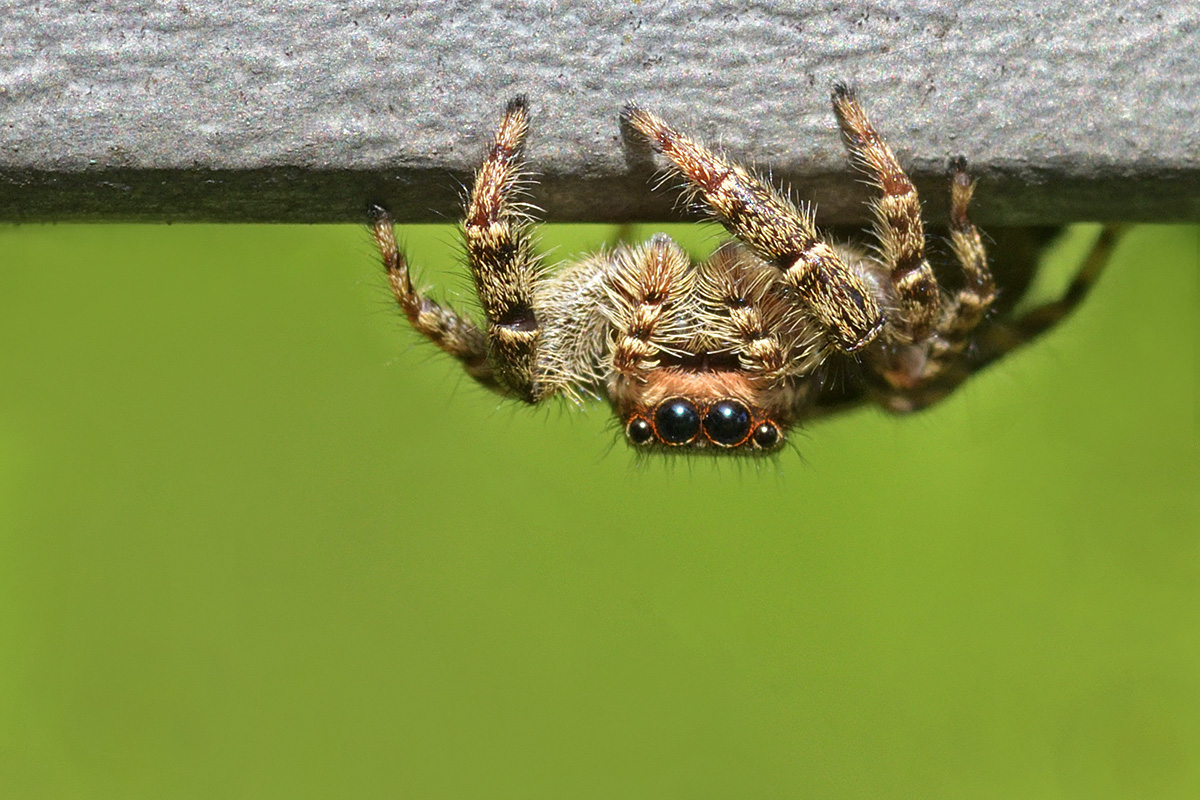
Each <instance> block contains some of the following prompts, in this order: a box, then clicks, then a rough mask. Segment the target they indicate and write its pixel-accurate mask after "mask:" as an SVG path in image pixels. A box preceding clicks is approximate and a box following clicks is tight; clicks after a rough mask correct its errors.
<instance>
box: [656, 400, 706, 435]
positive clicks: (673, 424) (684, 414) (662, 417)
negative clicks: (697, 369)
mask: <svg viewBox="0 0 1200 800" xmlns="http://www.w3.org/2000/svg"><path fill="white" fill-rule="evenodd" d="M654 429H655V430H656V431H658V436H659V438H660V439H662V440H663V441H664V442H666V443H667V444H676V445H677V444H687V443H688V442H690V441H691V440H692V439H695V438H696V434H697V433H699V432H700V412H699V411H697V410H696V406H695V404H694V403H692V401H690V400H684V399H683V398H682V397H673V398H671V399H669V400H664V401H663V402H662V404H661V405H659V407H658V409H657V410H656V411H655V412H654Z"/></svg>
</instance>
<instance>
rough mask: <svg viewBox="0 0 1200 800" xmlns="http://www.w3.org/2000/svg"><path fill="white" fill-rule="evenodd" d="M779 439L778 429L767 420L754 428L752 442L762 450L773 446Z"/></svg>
mask: <svg viewBox="0 0 1200 800" xmlns="http://www.w3.org/2000/svg"><path fill="white" fill-rule="evenodd" d="M778 441H779V429H778V428H776V427H775V426H774V425H772V424H771V423H769V422H764V423H763V424H762V425H759V426H758V427H757V428H755V429H754V443H755V444H756V445H758V446H759V447H761V448H763V449H764V450H766V449H769V448H771V447H774V446H775V443H776V442H778Z"/></svg>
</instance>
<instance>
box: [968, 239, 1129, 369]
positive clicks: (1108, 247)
mask: <svg viewBox="0 0 1200 800" xmlns="http://www.w3.org/2000/svg"><path fill="white" fill-rule="evenodd" d="M1128 230H1129V226H1127V225H1122V224H1109V225H1105V226H1104V228H1103V229H1102V230H1101V231H1100V235H1099V236H1098V237H1096V241H1095V242H1094V243H1093V244H1092V247H1091V249H1090V250H1089V251H1088V254H1087V255H1086V256H1085V257H1084V259H1083V263H1082V264H1081V265H1080V267H1079V269H1078V271H1077V272H1076V273H1075V277H1074V278H1073V279H1072V280H1071V284H1070V285H1069V286H1068V287H1067V290H1066V291H1065V292H1064V293H1063V296H1062V297H1060V298H1059V299H1058V300H1054V301H1051V302H1049V303H1046V304H1044V305H1041V306H1038V307H1037V308H1034V309H1032V310H1030V311H1028V312H1026V313H1025V314H1023V315H1021V316H1020V317H1018V318H1017V319H1015V320H1013V321H1011V322H997V323H996V324H995V325H992V326H990V327H989V328H988V329H987V331H986V332H985V333H984V334H983V335H981V336H979V337H978V338H977V339H976V340H975V352H974V353H973V354H972V355H971V363H972V369H980V368H982V367H984V366H987V365H988V364H990V363H991V362H993V361H995V360H996V359H998V358H1001V357H1002V356H1004V355H1005V354H1006V353H1008V352H1009V351H1011V350H1015V349H1016V348H1018V347H1021V346H1022V345H1024V344H1026V343H1028V342H1029V341H1031V340H1032V339H1034V338H1036V337H1038V336H1040V335H1041V334H1042V333H1044V332H1046V331H1047V330H1049V329H1050V328H1053V327H1054V326H1055V325H1057V324H1058V323H1060V322H1062V321H1063V319H1065V318H1066V317H1067V316H1068V315H1069V314H1070V313H1071V312H1072V311H1074V310H1075V308H1076V307H1077V306H1078V305H1079V304H1080V303H1081V302H1082V301H1083V299H1084V298H1085V297H1087V295H1088V293H1089V292H1090V291H1091V290H1092V287H1093V286H1095V285H1096V281H1097V280H1099V279H1100V276H1101V274H1103V272H1104V268H1105V267H1107V266H1108V262H1109V261H1110V260H1111V259H1112V254H1113V250H1115V249H1116V246H1117V244H1118V243H1119V242H1120V241H1121V237H1122V236H1124V235H1125V233H1126V232H1127V231H1128Z"/></svg>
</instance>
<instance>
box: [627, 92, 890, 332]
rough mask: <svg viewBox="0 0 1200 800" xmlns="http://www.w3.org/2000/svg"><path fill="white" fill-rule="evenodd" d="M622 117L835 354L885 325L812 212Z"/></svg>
mask: <svg viewBox="0 0 1200 800" xmlns="http://www.w3.org/2000/svg"><path fill="white" fill-rule="evenodd" d="M624 116H625V120H626V121H627V122H628V123H629V124H630V125H631V126H633V128H634V129H635V130H637V131H638V132H639V133H640V134H641V135H642V136H644V137H645V138H646V140H647V141H649V142H650V145H651V146H652V147H653V148H654V149H655V150H657V151H658V152H660V153H662V154H663V155H664V156H666V157H667V158H668V159H670V161H671V163H672V164H673V165H674V166H675V168H676V169H677V170H678V171H679V172H680V174H682V175H683V177H684V178H685V179H686V180H687V181H688V183H689V184H690V185H691V186H692V187H693V188H694V189H695V190H696V192H697V193H698V194H699V196H700V197H701V199H703V200H704V202H705V204H707V205H708V207H709V208H711V209H712V211H713V212H714V213H715V214H716V215H717V217H718V219H720V220H721V222H722V223H723V224H724V225H725V227H726V229H727V230H728V231H729V232H730V233H731V234H733V235H734V236H736V237H737V238H739V239H741V240H742V241H743V242H745V243H746V244H747V245H749V246H750V248H751V249H752V250H753V251H754V252H755V253H756V254H757V255H758V256H759V257H760V258H762V259H763V260H765V261H766V262H768V263H769V264H772V265H774V266H775V267H776V268H777V269H779V270H780V271H781V272H782V278H783V281H784V282H785V283H786V284H787V285H788V286H790V287H791V288H792V289H793V290H794V291H795V292H796V294H797V296H799V297H800V298H802V300H803V302H804V303H805V304H806V305H807V306H808V310H809V311H810V312H811V314H812V316H813V317H814V318H815V319H816V321H817V323H818V324H819V325H820V326H821V327H822V328H823V329H824V330H825V331H826V332H827V335H828V337H829V339H830V340H831V341H832V342H833V344H834V345H835V346H837V347H838V348H839V349H840V350H842V351H844V352H847V353H852V352H855V351H857V350H860V349H862V348H863V347H865V346H866V345H867V344H869V343H870V342H871V341H872V340H874V339H875V337H876V336H878V335H879V332H880V331H881V330H882V328H883V322H884V320H883V313H882V311H881V309H880V306H879V301H878V300H877V299H876V297H875V295H874V294H873V293H872V291H871V289H870V287H869V286H868V284H867V280H866V278H864V277H863V276H862V275H860V274H859V273H857V272H855V271H854V270H852V269H850V268H849V267H848V266H847V265H846V264H845V262H843V261H842V259H841V258H839V257H838V255H837V253H836V252H835V251H834V249H833V248H832V247H830V246H829V244H827V243H826V242H824V241H823V240H822V239H821V238H820V237H819V236H818V235H817V229H816V226H815V224H814V223H813V219H812V215H811V214H809V213H807V212H802V211H801V210H800V209H798V208H796V206H795V205H793V204H792V203H791V202H789V201H788V200H787V199H786V198H784V197H783V196H782V195H780V194H779V193H778V192H776V191H775V190H774V189H772V188H771V187H770V186H769V185H768V184H767V183H765V182H763V181H762V180H759V179H758V178H756V177H755V176H754V175H752V174H751V173H750V172H749V171H748V170H746V169H744V168H743V167H740V166H738V165H737V164H734V163H732V162H730V161H727V160H726V159H724V158H722V157H721V156H719V155H717V154H716V153H714V152H712V151H711V150H709V149H708V148H706V147H704V146H703V145H702V144H700V143H699V142H696V141H695V140H693V139H691V138H689V137H688V136H686V135H684V134H682V133H680V132H679V131H677V130H675V129H674V128H672V127H671V126H669V125H667V123H666V122H664V121H663V120H662V119H660V118H659V117H657V116H655V115H654V114H651V113H650V112H648V111H644V110H642V109H640V108H638V107H636V106H633V105H630V106H627V107H626V109H625V114H624Z"/></svg>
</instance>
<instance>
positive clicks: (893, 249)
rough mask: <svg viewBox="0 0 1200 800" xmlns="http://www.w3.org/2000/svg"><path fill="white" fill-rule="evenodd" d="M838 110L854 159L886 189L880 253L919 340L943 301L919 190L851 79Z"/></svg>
mask: <svg viewBox="0 0 1200 800" xmlns="http://www.w3.org/2000/svg"><path fill="white" fill-rule="evenodd" d="M833 110H834V112H835V113H836V114H837V118H838V124H839V126H840V127H841V130H842V140H843V141H844V142H845V145H846V149H847V150H848V151H849V152H850V156H851V159H852V160H853V161H854V163H855V164H856V165H857V166H858V167H859V168H860V169H862V170H863V171H864V172H866V173H867V174H868V175H870V176H871V179H872V181H873V182H874V184H875V185H876V186H877V187H878V188H879V190H880V191H881V192H882V196H881V197H879V198H878V199H876V200H875V201H874V202H873V203H872V204H871V207H872V210H873V211H874V212H875V232H876V236H877V237H878V239H879V244H880V255H881V256H882V258H883V262H884V264H885V265H886V266H887V267H888V269H889V270H890V273H891V281H892V286H893V287H895V290H896V296H897V298H898V299H899V300H900V311H901V316H902V317H903V319H904V321H905V323H907V324H906V325H905V328H906V329H907V334H908V336H909V338H910V340H912V341H919V340H921V339H924V338H925V337H926V336H928V335H929V333H930V332H931V331H932V330H933V327H934V325H935V324H936V323H937V321H938V317H939V315H940V314H941V302H942V301H941V295H940V293H939V292H938V284H937V280H936V279H935V278H934V276H933V269H932V268H931V267H930V266H929V262H928V261H926V260H925V228H924V225H923V224H922V222H921V203H920V200H919V199H918V198H917V190H916V188H914V187H913V185H912V182H911V181H910V180H909V179H908V175H906V174H905V172H904V170H903V169H902V168H901V167H900V163H899V162H898V161H896V156H895V154H894V153H892V149H891V148H890V147H888V146H887V143H886V142H884V141H883V139H882V138H881V137H880V136H879V134H878V133H877V132H876V131H875V127H874V126H873V125H872V124H871V121H870V120H869V119H867V115H866V112H864V111H863V108H862V106H861V105H859V102H858V100H857V98H855V96H854V92H853V91H851V90H850V89H849V88H848V87H847V86H846V85H845V84H841V83H838V84H835V85H834V88H833ZM969 196H970V195H969V194H968V198H969Z"/></svg>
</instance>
